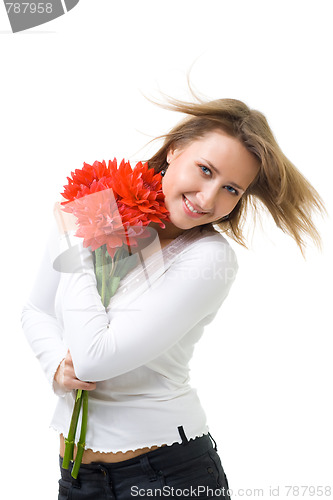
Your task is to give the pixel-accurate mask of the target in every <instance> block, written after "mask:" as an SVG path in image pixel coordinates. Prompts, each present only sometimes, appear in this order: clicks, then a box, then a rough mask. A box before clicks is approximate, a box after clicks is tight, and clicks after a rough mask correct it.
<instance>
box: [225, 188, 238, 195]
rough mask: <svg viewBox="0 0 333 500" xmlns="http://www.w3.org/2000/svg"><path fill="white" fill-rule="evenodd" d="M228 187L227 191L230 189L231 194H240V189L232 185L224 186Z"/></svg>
mask: <svg viewBox="0 0 333 500" xmlns="http://www.w3.org/2000/svg"><path fill="white" fill-rule="evenodd" d="M224 187H225V188H226V190H227V191H229V193H231V194H234V195H236V196H237V195H238V191H237V189H235V188H233V187H232V186H224Z"/></svg>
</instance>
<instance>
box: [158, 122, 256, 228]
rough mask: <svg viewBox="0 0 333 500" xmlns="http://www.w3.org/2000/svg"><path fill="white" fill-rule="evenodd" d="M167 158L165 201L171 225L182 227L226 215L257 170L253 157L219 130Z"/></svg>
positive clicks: (241, 145) (208, 221)
mask: <svg viewBox="0 0 333 500" xmlns="http://www.w3.org/2000/svg"><path fill="white" fill-rule="evenodd" d="M167 160H168V163H169V166H168V169H167V171H166V173H165V176H164V177H163V180H162V189H163V193H164V195H165V204H166V207H167V209H168V211H169V213H170V221H171V222H172V224H173V225H175V226H176V227H178V228H180V229H183V230H185V229H191V228H192V227H195V226H201V225H203V224H208V223H210V222H215V221H217V220H218V219H220V218H221V217H223V216H225V215H228V214H229V213H230V212H231V211H232V210H233V208H234V207H235V206H236V204H237V203H238V201H239V200H240V198H241V197H242V195H243V194H244V192H245V191H246V189H247V187H248V186H249V185H250V184H251V182H252V181H253V180H254V178H255V177H256V175H257V173H258V171H259V164H258V161H257V160H256V158H255V157H254V156H253V155H252V154H251V153H250V152H249V151H248V150H247V149H246V148H245V146H243V144H242V143H241V142H240V141H239V140H238V139H236V138H234V137H231V136H229V135H228V134H226V133H224V132H223V131H214V132H210V133H207V134H206V135H205V136H204V137H202V138H200V139H197V140H195V141H193V142H191V143H190V144H189V145H187V146H185V147H184V148H182V149H175V150H170V151H169V152H168V155H167Z"/></svg>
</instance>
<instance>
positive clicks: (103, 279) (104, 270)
mask: <svg viewBox="0 0 333 500" xmlns="http://www.w3.org/2000/svg"><path fill="white" fill-rule="evenodd" d="M102 248H103V252H102V289H101V300H102V304H103V305H104V306H105V292H106V267H105V266H106V256H105V251H104V245H103V247H102Z"/></svg>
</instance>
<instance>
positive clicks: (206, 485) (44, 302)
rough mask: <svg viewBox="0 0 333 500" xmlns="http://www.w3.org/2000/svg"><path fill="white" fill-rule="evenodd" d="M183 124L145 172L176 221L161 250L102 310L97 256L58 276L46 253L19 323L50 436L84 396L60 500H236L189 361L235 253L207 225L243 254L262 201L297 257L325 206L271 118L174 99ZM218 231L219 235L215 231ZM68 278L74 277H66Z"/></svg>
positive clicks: (224, 288)
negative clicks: (81, 437) (52, 397)
mask: <svg viewBox="0 0 333 500" xmlns="http://www.w3.org/2000/svg"><path fill="white" fill-rule="evenodd" d="M168 107H171V108H172V109H174V110H176V111H180V112H183V113H185V114H186V115H187V117H186V119H185V120H184V121H182V122H181V123H180V124H179V125H177V126H176V127H175V128H174V129H173V130H171V132H170V133H169V134H167V135H166V136H165V141H164V144H163V146H162V147H161V149H160V150H159V151H158V152H157V153H156V154H155V155H154V156H153V158H151V159H150V160H149V162H148V163H149V166H150V167H151V168H153V169H154V170H155V171H156V172H161V174H162V176H163V180H162V189H163V193H164V195H165V204H166V207H167V209H168V211H169V214H170V216H169V218H170V222H168V223H167V224H166V227H165V228H164V229H161V228H160V227H159V226H157V225H156V227H155V229H156V231H157V233H158V236H159V240H160V245H161V248H162V254H163V262H162V261H161V259H160V256H161V255H160V252H154V253H152V254H151V255H150V256H149V257H148V260H147V266H148V268H149V269H150V271H151V273H150V278H149V283H147V281H145V280H143V274H144V273H143V270H142V269H141V268H140V267H138V268H135V269H134V270H133V271H132V272H131V273H129V275H128V276H126V277H125V278H124V279H123V281H122V284H121V285H120V287H119V289H118V291H117V293H116V295H115V296H114V297H112V299H111V302H110V306H109V307H108V308H107V309H106V310H105V308H104V307H103V305H102V304H101V301H100V298H99V295H98V292H97V289H96V279H95V275H94V271H93V263H92V256H91V252H90V251H89V250H88V249H84V248H83V247H82V245H81V246H80V245H79V244H78V246H79V247H80V262H81V264H80V265H82V263H83V264H84V271H83V272H71V273H59V272H57V271H56V270H54V268H53V267H52V261H50V259H49V257H48V255H46V257H45V259H44V261H43V263H42V266H41V271H40V274H39V276H38V277H37V281H36V285H35V288H34V290H33V292H32V294H31V297H30V299H29V301H28V303H27V305H26V307H25V308H24V311H23V316H22V320H23V328H24V330H25V333H26V335H27V338H28V341H29V342H30V344H31V346H32V348H33V350H34V352H35V354H36V355H37V356H38V358H39V360H40V362H41V364H42V367H43V369H44V371H45V372H46V375H47V377H48V378H49V380H50V382H51V383H52V385H53V389H54V390H55V392H56V393H57V394H58V395H59V402H58V406H57V409H56V412H55V414H54V418H53V421H52V426H53V427H54V428H55V429H56V430H57V431H58V433H59V434H60V465H61V463H62V457H63V455H64V447H65V444H64V435H65V436H66V433H67V429H68V424H69V420H70V416H71V411H72V408H73V393H72V390H73V389H85V390H88V391H90V398H89V424H88V425H89V427H88V432H87V437H86V450H85V452H84V456H83V464H82V465H81V469H80V473H79V476H78V479H77V480H74V479H73V478H72V477H71V475H70V471H67V470H64V469H62V471H61V472H62V478H61V480H60V481H59V499H65V498H74V499H76V498H77V499H81V498H82V499H88V498H91V499H99V498H100V499H102V498H116V499H117V500H118V499H119V500H120V499H129V498H131V497H133V496H140V497H141V498H150V497H151V496H193V497H194V496H198V497H201V498H217V497H219V498H230V497H229V493H228V483H227V478H226V476H225V473H224V470H223V467H222V465H221V461H220V458H219V456H218V454H217V447H216V444H215V442H214V440H213V439H212V438H211V436H210V434H209V432H208V427H207V424H206V418H205V413H204V411H203V409H202V407H201V405H200V401H199V399H198V397H197V395H196V392H195V390H194V389H192V388H191V387H190V385H189V377H188V363H189V361H190V359H191V356H192V353H193V348H194V345H195V343H196V342H197V341H198V340H199V338H200V336H201V334H202V332H203V328H204V325H205V324H207V323H209V322H210V321H211V320H212V319H213V317H214V315H215V314H216V312H217V310H218V309H219V307H220V306H221V304H222V302H223V300H224V299H225V297H226V296H227V294H228V292H229V290H230V287H231V284H232V282H233V281H234V279H235V275H236V272H237V261H236V257H235V254H234V252H233V250H232V249H231V247H230V246H229V244H228V242H227V240H226V239H225V238H224V237H223V236H222V234H221V232H218V231H217V230H216V229H214V227H215V228H216V227H219V228H220V229H221V230H222V232H225V233H226V234H227V235H228V236H230V237H231V238H233V239H234V240H235V241H237V242H238V243H240V244H243V245H244V244H245V240H244V235H243V233H242V222H243V220H244V217H245V216H246V214H247V213H248V210H247V208H248V205H249V203H250V204H251V205H252V207H254V208H256V202H260V204H261V205H264V207H266V209H267V210H268V211H269V212H270V213H271V215H272V217H273V218H274V221H275V222H276V224H277V226H278V227H280V228H281V229H282V230H283V231H285V232H286V233H288V234H289V235H291V236H292V237H293V238H294V240H295V241H296V242H297V244H298V246H299V247H300V249H301V251H303V249H304V247H305V240H304V237H306V236H310V237H311V238H312V239H313V240H314V241H315V242H316V243H317V244H319V243H320V238H319V235H318V232H317V230H316V228H315V226H314V224H313V222H312V220H311V213H312V211H313V210H314V211H319V212H324V208H323V204H322V201H321V199H320V197H319V195H318V193H317V192H316V191H315V189H314V188H313V187H312V186H311V185H310V184H309V183H308V182H307V180H306V179H305V178H304V177H303V176H302V175H301V174H300V172H299V171H298V170H297V169H296V168H295V167H294V166H293V165H292V163H291V162H290V161H289V160H288V159H287V158H286V157H285V156H284V155H283V153H282V151H281V150H280V148H279V146H278V145H277V143H276V141H275V139H274V137H273V134H272V132H271V130H270V128H269V126H268V124H267V121H266V119H265V117H264V116H263V115H262V114H261V113H259V112H258V111H254V110H250V109H249V108H248V107H247V106H246V105H245V104H244V103H242V102H240V101H237V100H232V99H221V100H216V101H211V102H207V103H203V102H201V103H195V104H187V103H182V102H179V101H170V105H169V106H168ZM213 225H214V227H213ZM74 271H75V270H74Z"/></svg>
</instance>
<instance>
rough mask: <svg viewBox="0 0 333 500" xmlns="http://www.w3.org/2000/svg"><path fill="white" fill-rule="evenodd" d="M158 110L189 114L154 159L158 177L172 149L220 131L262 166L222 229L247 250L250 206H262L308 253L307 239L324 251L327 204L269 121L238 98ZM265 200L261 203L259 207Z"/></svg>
mask: <svg viewBox="0 0 333 500" xmlns="http://www.w3.org/2000/svg"><path fill="white" fill-rule="evenodd" d="M157 104H158V105H160V106H162V107H164V108H166V109H170V110H173V111H178V112H181V113H185V114H186V115H188V116H187V117H186V118H185V119H184V120H183V121H181V122H180V123H179V124H178V125H176V126H175V127H174V128H173V129H172V130H171V131H170V132H169V133H167V134H165V135H163V136H161V137H159V138H162V137H163V138H164V144H163V146H162V147H161V148H160V149H159V150H158V151H157V153H155V155H154V156H153V157H152V158H151V159H150V160H148V164H149V166H150V167H152V168H154V170H155V171H156V172H160V171H161V170H163V169H166V168H167V166H168V165H167V160H166V158H167V153H168V151H169V150H170V149H177V148H180V149H181V148H183V147H186V146H187V145H188V144H189V143H191V142H192V141H194V140H197V139H200V138H202V137H204V136H205V135H206V134H207V133H209V132H212V131H214V130H218V129H220V130H223V131H224V132H226V133H228V134H229V135H230V136H232V137H235V138H237V139H238V140H239V141H240V142H241V143H242V144H243V145H244V146H245V147H246V149H247V150H248V151H249V152H251V153H252V154H253V155H254V156H255V157H256V158H257V159H258V161H259V166H260V169H259V173H258V175H257V176H256V178H255V179H254V181H253V182H252V183H251V184H250V186H249V187H248V188H247V190H246V192H245V193H244V195H243V196H242V197H241V199H240V200H239V202H238V204H237V205H236V207H235V208H234V209H233V210H232V212H231V213H230V214H229V216H228V218H227V220H220V221H218V222H217V225H218V227H219V229H220V230H221V231H222V232H225V233H226V234H227V235H228V236H229V237H231V238H232V239H234V240H235V241H236V242H237V243H240V244H241V245H243V246H245V247H246V243H245V237H244V230H243V225H244V222H245V214H246V212H247V209H248V208H249V207H252V209H253V210H254V213H258V209H259V205H260V204H262V205H264V207H266V209H267V210H268V211H269V213H270V214H271V216H272V217H273V219H274V221H275V223H276V225H277V226H278V227H279V228H280V229H281V230H282V231H283V232H285V233H287V234H289V235H290V236H291V237H292V238H293V239H294V240H295V241H296V243H297V245H298V247H299V248H300V250H301V251H302V253H303V250H304V248H305V246H306V242H305V240H304V236H309V237H310V238H311V239H312V240H313V241H314V242H315V244H316V245H317V246H318V247H320V244H321V238H320V235H319V233H318V231H317V229H316V227H315V225H314V223H313V220H312V213H313V212H318V213H320V214H322V215H323V214H324V213H325V208H324V204H323V201H322V199H321V197H320V195H319V194H318V193H317V191H316V190H315V189H314V187H313V186H312V185H311V184H310V183H309V182H308V181H307V180H306V179H305V177H304V176H303V175H302V174H301V173H300V172H299V170H298V169H297V168H296V167H295V166H294V165H293V164H292V163H291V161H289V160H288V158H287V157H286V156H285V155H284V154H283V152H282V151H281V149H280V147H279V145H278V144H277V142H276V140H275V138H274V135H273V133H272V131H271V129H270V127H269V125H268V122H267V120H266V118H265V116H264V115H263V114H262V113H261V112H259V111H256V110H253V109H250V108H249V107H248V106H247V105H246V104H244V103H243V102H242V101H239V100H236V99H218V100H214V101H208V102H203V101H200V102H198V103H186V102H183V101H179V100H177V99H172V98H168V99H167V102H166V103H162V104H161V103H157ZM258 201H259V203H258Z"/></svg>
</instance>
